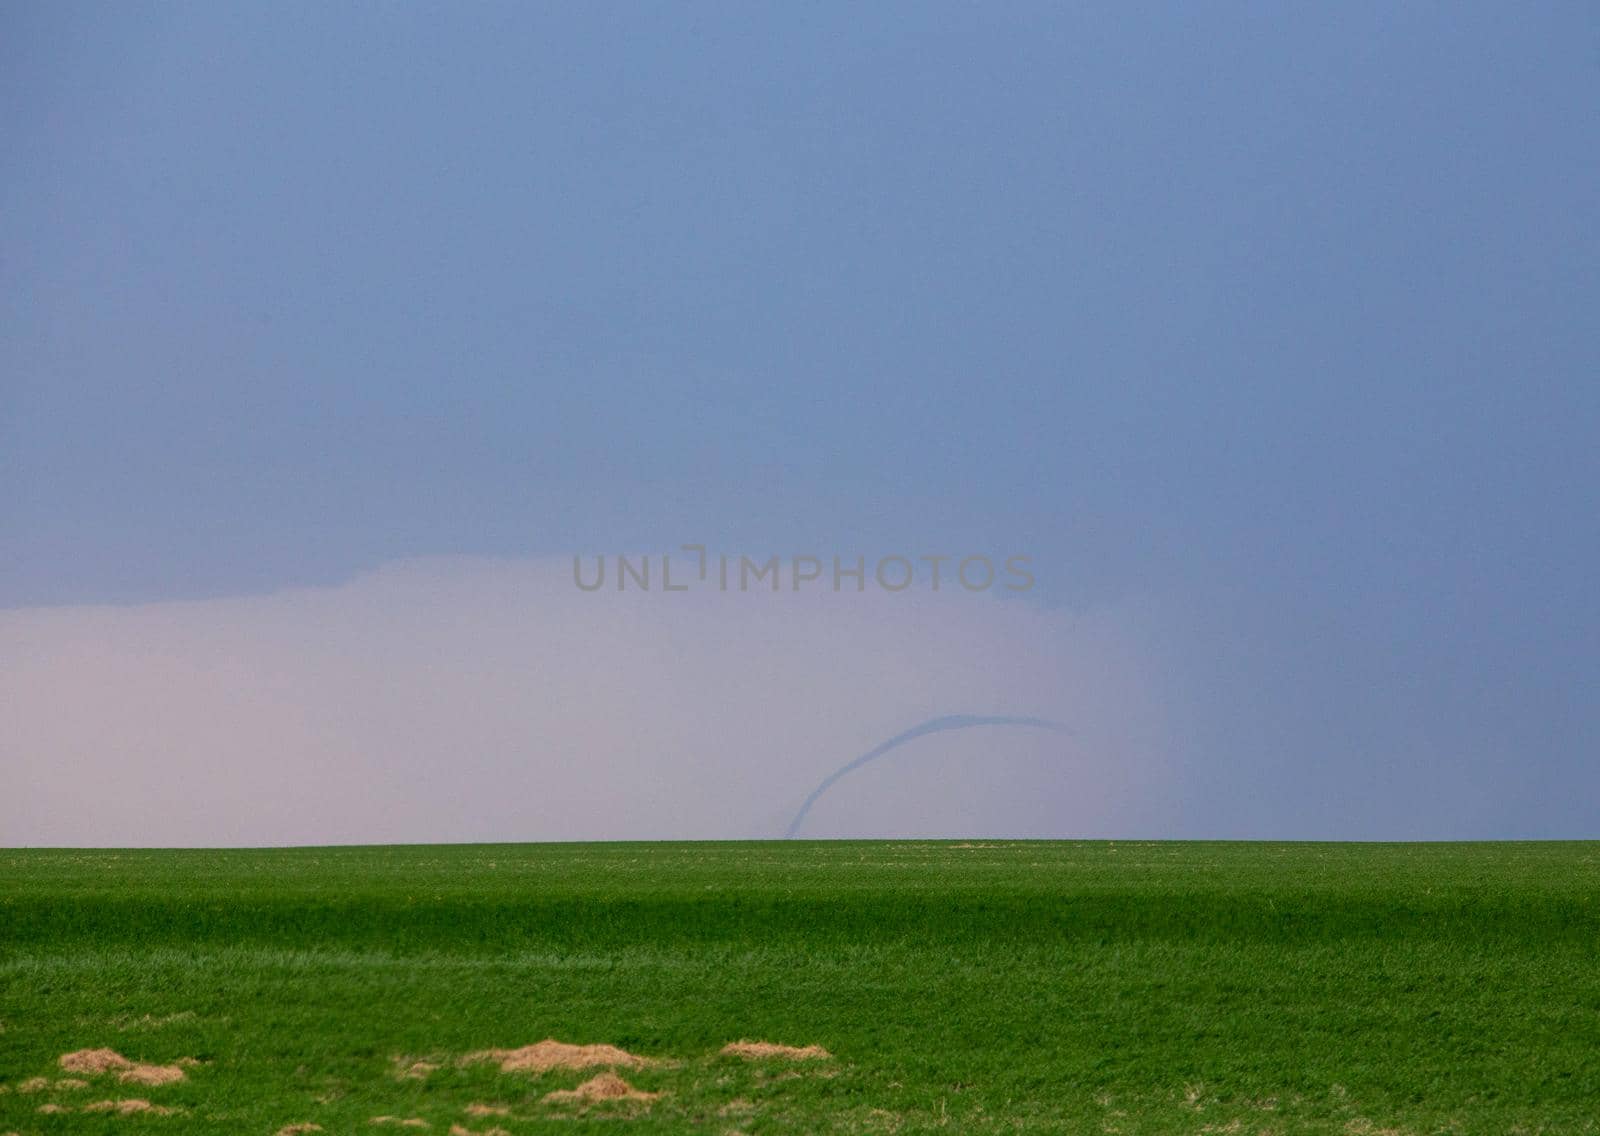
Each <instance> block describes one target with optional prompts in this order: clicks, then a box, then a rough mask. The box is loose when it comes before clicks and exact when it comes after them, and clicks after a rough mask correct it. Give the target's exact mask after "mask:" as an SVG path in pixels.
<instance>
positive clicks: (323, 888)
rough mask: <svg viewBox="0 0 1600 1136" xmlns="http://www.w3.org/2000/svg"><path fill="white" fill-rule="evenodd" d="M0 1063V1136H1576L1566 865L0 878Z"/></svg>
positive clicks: (1590, 883) (338, 854)
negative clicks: (109, 1056) (486, 1110)
mask: <svg viewBox="0 0 1600 1136" xmlns="http://www.w3.org/2000/svg"><path fill="white" fill-rule="evenodd" d="M0 1031H3V1032H0V1082H3V1083H4V1089H3V1090H0V1133H9V1132H15V1133H53V1132H107V1133H110V1132H123V1133H126V1132H134V1131H140V1132H144V1131H163V1132H185V1133H189V1132H195V1133H201V1132H216V1133H246V1134H260V1136H272V1134H273V1133H276V1132H278V1131H279V1130H280V1129H281V1128H284V1127H285V1126H290V1125H297V1124H316V1125H319V1126H320V1127H321V1129H322V1130H323V1131H325V1132H328V1133H356V1132H368V1133H379V1132H383V1131H386V1130H388V1129H387V1128H385V1127H378V1126H374V1125H373V1124H372V1123H371V1121H372V1118H374V1117H378V1116H390V1117H396V1118H403V1119H409V1118H415V1119H418V1120H421V1121H426V1122H427V1123H428V1125H429V1126H430V1128H431V1130H432V1131H434V1132H438V1133H449V1132H450V1131H451V1129H452V1126H461V1127H464V1128H465V1129H467V1130H469V1131H472V1132H488V1131H491V1130H492V1129H495V1128H498V1129H500V1130H502V1131H505V1132H509V1133H512V1134H513V1136H515V1134H519V1133H535V1132H562V1133H581V1132H609V1133H624V1132H626V1133H649V1132H705V1133H717V1134H725V1133H730V1132H738V1133H745V1134H748V1136H759V1134H762V1133H809V1132H885V1133H889V1132H900V1133H913V1132H924V1131H934V1130H938V1131H944V1132H1013V1131H1017V1132H1082V1133H1112V1134H1115V1133H1121V1134H1133V1133H1175V1132H1192V1133H1266V1132H1271V1133H1278V1134H1283V1133H1292V1132H1330V1133H1341V1134H1360V1133H1370V1134H1372V1136H1378V1134H1379V1133H1389V1132H1394V1133H1419V1134H1420V1133H1431V1132H1462V1133H1467V1132H1474V1133H1476V1132H1484V1133H1488V1132H1495V1133H1513V1132H1517V1133H1536V1132H1593V1131H1596V1130H1597V1128H1600V845H1596V844H1575V843H1574V844H1557V843H1540V844H1454V845H1438V844H1436V845H1371V844H1368V845H1349V844H1200V843H1121V842H1118V843H1054V842H1052V843H1038V842H1021V843H1018V842H995V843H988V842H984V843H979V844H976V845H970V844H952V843H933V842H873V843H855V842H850V843H812V842H794V843H751V844H590V845H501V846H487V845H479V846H447V847H393V848H341V849H334V848H317V849H295V850H283V851H232V852H143V851H138V852H130V851H121V852H102V851H9V852H0ZM545 1038H556V1039H559V1040H561V1041H564V1042H573V1043H585V1044H589V1043H607V1044H611V1045H615V1046H620V1047H622V1048H623V1049H626V1050H628V1051H629V1052H630V1053H633V1054H636V1055H639V1056H641V1057H645V1058H651V1059H656V1060H655V1061H654V1062H653V1063H651V1064H649V1065H646V1066H643V1067H639V1068H627V1069H623V1070H620V1072H621V1074H622V1075H623V1076H624V1077H625V1078H626V1079H627V1080H628V1081H629V1082H630V1083H631V1084H632V1085H633V1086H635V1087H637V1088H638V1089H640V1090H642V1091H648V1092H654V1093H658V1094H660V1095H659V1096H657V1097H656V1098H655V1099H653V1100H651V1101H646V1102H626V1101H623V1102H603V1103H594V1104H588V1105H585V1104H573V1103H558V1102H550V1101H546V1100H545V1099H544V1096H545V1094H546V1093H549V1092H551V1091H553V1090H560V1089H570V1088H572V1087H574V1086H575V1085H577V1084H578V1083H579V1082H581V1081H584V1080H587V1079H588V1078H589V1077H591V1076H593V1075H594V1074H596V1073H598V1072H600V1070H598V1069H590V1070H587V1071H582V1072H576V1071H570V1070H557V1071H552V1072H547V1073H544V1074H538V1075H535V1074H529V1073H505V1072H501V1071H500V1069H499V1068H498V1067H497V1066H496V1065H495V1064H494V1063H492V1062H476V1063H463V1062H462V1061H461V1058H462V1057H464V1056H465V1055H467V1054H469V1053H472V1052H474V1051H479V1050H484V1049H491V1048H514V1047H517V1046H522V1045H526V1044H529V1043H532V1042H537V1041H540V1040H541V1039H545ZM738 1039H760V1040H767V1041H773V1042H780V1043H787V1044H792V1045H808V1044H816V1045H821V1046H823V1047H825V1048H826V1049H827V1050H828V1051H829V1052H830V1053H831V1054H832V1056H831V1058H828V1059H811V1060H805V1061H790V1060H781V1059H772V1060H757V1061H750V1060H744V1059H741V1058H737V1057H731V1056H723V1055H720V1054H719V1050H720V1049H721V1047H722V1046H723V1045H724V1044H725V1043H727V1042H730V1041H734V1040H738ZM100 1047H106V1048H111V1049H115V1050H117V1051H118V1052H119V1053H121V1054H123V1055H125V1056H126V1057H128V1058H130V1059H133V1060H136V1061H142V1062H151V1063H155V1064H168V1063H171V1062H174V1061H176V1060H177V1059H179V1058H194V1059H196V1060H197V1062H198V1063H197V1064H192V1065H188V1066H187V1067H186V1076H185V1079H184V1080H183V1081H181V1082H180V1083H176V1084H170V1085H163V1086H158V1087H148V1088H146V1087H140V1086H130V1085H123V1084H119V1083H118V1082H117V1079H116V1076H115V1074H105V1075H100V1076H89V1077H76V1078H73V1077H72V1075H71V1074H69V1073H67V1072H64V1071H63V1070H62V1069H60V1068H59V1067H58V1058H59V1057H60V1055H62V1054H64V1053H67V1052H69V1051H74V1050H80V1049H86V1048H100ZM418 1061H422V1062H425V1063H426V1064H427V1065H432V1066H436V1068H434V1069H433V1070H432V1071H431V1072H427V1074H426V1075H425V1076H417V1077H404V1076H401V1075H400V1073H401V1072H402V1071H403V1070H405V1069H407V1068H409V1067H411V1066H412V1065H413V1063H415V1062H418ZM425 1070H426V1066H424V1067H422V1068H420V1069H418V1070H417V1071H418V1072H424V1071H425ZM39 1078H43V1079H44V1080H45V1081H46V1082H47V1083H46V1084H44V1085H43V1086H41V1085H40V1084H39V1083H38V1080H37V1079H39ZM63 1079H76V1080H83V1081H87V1084H86V1085H84V1086H82V1087H72V1086H71V1085H70V1084H69V1085H62V1084H60V1082H61V1081H62V1080H63ZM30 1082H32V1083H30ZM128 1098H139V1099H144V1100H148V1101H149V1102H151V1104H153V1105H157V1106H160V1107H162V1108H166V1109H170V1110H172V1111H171V1112H169V1113H166V1114H162V1115H157V1114H156V1113H155V1112H154V1111H151V1112H145V1113H138V1114H132V1115H121V1114H118V1113H111V1112H104V1111H98V1112H94V1111H85V1108H84V1106H85V1105H86V1104H90V1103H94V1102H99V1101H104V1100H124V1099H128ZM474 1103H477V1104H489V1105H494V1106H497V1107H500V1108H503V1109H505V1110H506V1112H505V1113H504V1114H496V1115H468V1114H467V1112H466V1111H465V1110H466V1106H467V1105H469V1104H474ZM41 1106H43V1107H45V1108H47V1109H48V1108H52V1107H53V1108H55V1109H57V1110H59V1111H41ZM395 1130H396V1131H407V1130H408V1129H403V1128H396V1129H395ZM410 1130H416V1131H421V1130H422V1129H421V1127H420V1125H418V1126H416V1127H415V1128H413V1129H410Z"/></svg>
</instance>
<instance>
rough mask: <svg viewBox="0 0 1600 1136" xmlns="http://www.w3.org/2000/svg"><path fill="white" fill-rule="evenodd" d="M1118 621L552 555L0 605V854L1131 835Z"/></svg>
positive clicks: (1130, 662)
mask: <svg viewBox="0 0 1600 1136" xmlns="http://www.w3.org/2000/svg"><path fill="white" fill-rule="evenodd" d="M1141 642H1142V633H1141V630H1140V619H1139V618H1138V617H1137V615H1136V613H1133V612H1131V611H1126V610H1102V611H1091V612H1078V613H1075V612H1070V611H1063V610H1045V609H1042V608H1040V607H1037V606H1035V605H1033V604H1031V603H1029V602H1027V601H1025V600H1017V599H1011V600H1001V599H998V598H994V597H992V596H989V595H969V594H964V593H962V592H960V591H959V590H957V591H950V590H948V589H947V590H944V591H941V592H939V593H938V594H934V593H932V592H929V591H926V590H922V591H915V592H906V593H900V594H892V595H891V594H886V593H883V592H877V591H869V592H868V593H866V594H864V595H852V594H848V593H845V594H833V593H831V592H827V591H823V592H814V593H811V594H801V595H794V594H792V593H788V592H785V593H781V594H778V595H772V594H749V595H741V594H736V593H735V594H726V595H723V594H718V593H716V592H714V591H707V592H691V593H687V594H681V595H670V596H669V595H662V594H660V593H659V592H652V593H649V594H639V593H637V592H629V593H625V594H621V595H619V594H617V593H616V592H614V591H606V592H597V593H593V594H589V593H584V592H580V591H579V590H578V589H576V588H575V587H574V586H573V583H572V575H571V562H570V561H569V560H536V561H535V560H529V561H489V560H455V559H452V560H437V561H413V562H408V563H403V564H398V565H392V566H390V567H388V568H385V569H383V570H381V571H379V572H375V573H372V574H368V575H364V576H361V577H359V578H356V579H354V580H352V581H350V582H348V583H346V584H343V585H341V586H339V587H335V588H325V589H306V590H296V591H287V592H280V593H277V594H272V595H266V596H260V597H252V598H237V599H224V600H210V601H203V602H175V603H154V604H147V605H141V606H134V607H75V608H50V609H34V610H13V611H9V612H4V613H0V704H4V705H6V706H8V707H9V708H10V709H9V711H8V719H9V720H8V724H7V729H6V732H5V735H4V737H3V738H0V762H3V765H4V768H5V770H6V775H5V777H6V782H7V785H6V792H5V793H4V794H3V795H0V843H4V844H10V845H17V844H85V845H124V844H158V845H159V844H171V845H195V844H200V845H205V844H267V843H314V842H348V841H355V842H365V841H372V842H382V841H462V840H567V839H601V838H677V837H747V836H775V835H779V834H781V833H782V831H783V827H784V825H785V824H786V823H787V821H788V819H789V817H790V815H791V814H792V813H793V810H794V809H795V808H796V807H797V806H798V804H799V802H800V801H801V800H802V799H803V798H804V797H805V795H806V793H807V792H808V791H809V790H810V789H811V788H812V787H813V786H814V785H815V784H816V783H817V781H818V780H820V779H821V778H822V777H823V776H824V775H825V774H827V773H828V772H829V771H831V770H832V769H834V768H836V767H837V766H838V765H839V764H840V763H841V762H843V761H845V760H847V759H849V758H851V757H853V756H856V755H857V754H860V753H862V752H864V751H866V750H867V749H869V748H871V747H872V746H873V745H876V744H877V743H879V742H881V741H883V740H884V739H885V738H887V737H889V736H890V735H892V734H894V733H896V732H898V731H900V730H902V729H905V728H907V727H908V726H912V725H915V724H916V723H918V722H919V721H921V720H923V719H925V718H929V717H933V716H935V715H939V714H950V713H973V714H1024V715H1043V716H1048V717H1051V718H1055V719H1058V720H1061V721H1064V722H1067V723H1070V724H1071V725H1072V726H1073V728H1074V729H1075V730H1076V735H1075V736H1073V737H1063V736H1060V735H1055V734H1050V733H1044V732H1040V731H1027V730H1006V729H990V730H972V731H964V732H962V733H960V734H955V735H944V736H938V737H929V738H926V739H921V740H919V742H918V743H917V744H916V746H915V747H907V748H906V749H905V750H904V751H901V752H899V753H897V754H896V755H894V756H892V757H890V758H886V759H885V760H884V761H882V762H879V763H876V764H875V765H874V766H873V767H870V768H867V769H863V770H861V771H860V772H859V773H856V774H853V775H852V776H851V777H850V778H848V779H847V780H845V781H842V782H841V783H840V784H839V785H838V786H837V788H836V789H834V790H833V791H832V792H830V794H829V795H828V796H827V797H826V798H824V799H823V800H822V801H821V802H820V803H819V804H818V805H817V807H816V809H815V810H814V811H813V813H812V815H811V817H810V818H809V819H808V822H807V831H808V833H809V834H812V835H817V836H829V835H894V834H930V835H931V834H938V835H962V834H976V833H983V834H997V833H999V834H1013V835H1034V836H1048V835H1075V836H1082V835H1124V834H1127V833H1129V832H1146V833H1148V832H1152V831H1156V830H1157V829H1158V828H1159V827H1160V825H1159V821H1158V819H1157V814H1158V813H1159V812H1161V811H1162V809H1163V808H1164V807H1165V805H1164V802H1167V801H1168V800H1169V799H1170V797H1171V793H1170V790H1169V789H1168V788H1166V787H1165V786H1167V784H1168V782H1169V780H1170V771H1169V770H1168V769H1167V768H1165V766H1164V762H1165V760H1166V757H1165V755H1166V754H1167V753H1168V752H1169V746H1168V743H1167V740H1166V739H1165V737H1164V736H1163V731H1164V725H1163V722H1162V718H1161V715H1160V713H1159V712H1158V709H1157V706H1156V704H1155V702H1156V700H1155V699H1153V698H1152V696H1151V694H1150V685H1149V683H1148V681H1147V675H1146V672H1145V668H1146V665H1147V661H1146V660H1145V659H1144V658H1143V655H1142V648H1141Z"/></svg>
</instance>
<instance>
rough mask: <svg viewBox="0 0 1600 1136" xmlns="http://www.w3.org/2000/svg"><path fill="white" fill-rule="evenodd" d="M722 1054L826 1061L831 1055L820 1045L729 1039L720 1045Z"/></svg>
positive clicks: (751, 1059) (749, 1058)
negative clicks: (725, 1043) (726, 1042)
mask: <svg viewBox="0 0 1600 1136" xmlns="http://www.w3.org/2000/svg"><path fill="white" fill-rule="evenodd" d="M722 1055H723V1056H724V1057H742V1058H744V1059H745V1060H746V1061H766V1060H780V1061H826V1060H828V1059H829V1058H831V1057H832V1056H833V1054H831V1053H829V1052H828V1051H827V1050H826V1049H824V1048H822V1046H820V1045H803V1046H795V1045H778V1044H777V1043H776V1042H771V1041H730V1042H729V1043H728V1044H727V1045H724V1046H723V1047H722Z"/></svg>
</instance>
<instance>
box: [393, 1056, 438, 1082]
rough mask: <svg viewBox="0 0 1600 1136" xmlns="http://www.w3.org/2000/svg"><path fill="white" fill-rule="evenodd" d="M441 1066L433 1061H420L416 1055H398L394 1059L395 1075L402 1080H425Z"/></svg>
mask: <svg viewBox="0 0 1600 1136" xmlns="http://www.w3.org/2000/svg"><path fill="white" fill-rule="evenodd" d="M437 1068H439V1066H438V1064H437V1063H436V1062H433V1061H419V1060H417V1059H416V1058H414V1057H396V1058H395V1059H394V1075H395V1076H396V1077H398V1078H400V1080H402V1081H421V1080H425V1079H426V1078H427V1076H428V1074H430V1073H432V1072H433V1071H434V1070H435V1069H437Z"/></svg>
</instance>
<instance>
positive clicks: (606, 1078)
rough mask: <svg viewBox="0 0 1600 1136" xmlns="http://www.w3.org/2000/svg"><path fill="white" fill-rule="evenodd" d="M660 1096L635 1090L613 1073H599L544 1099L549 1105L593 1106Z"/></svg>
mask: <svg viewBox="0 0 1600 1136" xmlns="http://www.w3.org/2000/svg"><path fill="white" fill-rule="evenodd" d="M660 1095H661V1094H660V1093H647V1092H643V1091H641V1090H639V1089H636V1088H634V1087H633V1086H632V1085H630V1084H628V1082H626V1081H624V1080H623V1079H622V1078H621V1077H619V1076H617V1075H616V1074H615V1073H601V1074H600V1075H599V1076H598V1077H591V1078H589V1080H587V1081H585V1082H584V1083H583V1084H581V1085H579V1086H578V1087H577V1088H575V1089H557V1090H556V1091H555V1092H552V1093H546V1094H545V1095H544V1099H545V1101H546V1102H547V1103H549V1104H573V1103H575V1104H593V1103H594V1102H596V1101H620V1100H626V1101H653V1100H655V1099H656V1098H657V1097H658V1096H660Z"/></svg>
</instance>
